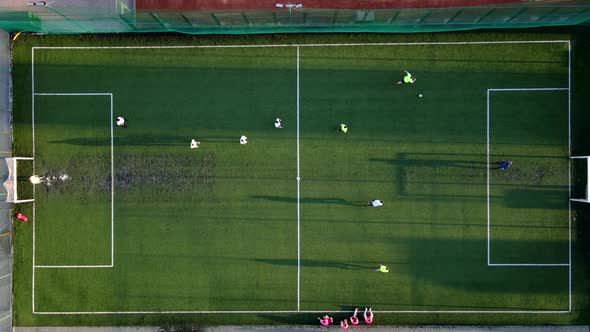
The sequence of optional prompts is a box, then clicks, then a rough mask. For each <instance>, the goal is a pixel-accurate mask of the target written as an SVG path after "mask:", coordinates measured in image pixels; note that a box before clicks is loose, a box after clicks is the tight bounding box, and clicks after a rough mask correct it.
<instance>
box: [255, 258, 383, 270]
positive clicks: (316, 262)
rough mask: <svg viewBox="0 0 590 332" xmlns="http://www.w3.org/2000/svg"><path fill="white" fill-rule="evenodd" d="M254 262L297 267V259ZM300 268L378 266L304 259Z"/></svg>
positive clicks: (263, 259)
mask: <svg viewBox="0 0 590 332" xmlns="http://www.w3.org/2000/svg"><path fill="white" fill-rule="evenodd" d="M254 261H256V262H261V263H267V264H273V265H284V266H297V259H287V258H285V259H282V258H278V259H266V258H255V259H254ZM300 266H303V267H321V268H326V267H327V268H336V269H343V270H366V271H370V270H374V269H375V266H376V264H372V265H369V264H356V263H350V262H339V261H329V260H317V259H302V260H301V261H300Z"/></svg>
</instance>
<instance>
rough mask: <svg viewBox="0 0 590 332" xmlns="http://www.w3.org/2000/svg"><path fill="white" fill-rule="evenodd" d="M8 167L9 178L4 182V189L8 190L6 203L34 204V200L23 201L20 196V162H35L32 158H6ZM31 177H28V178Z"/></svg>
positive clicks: (26, 199) (25, 199)
mask: <svg viewBox="0 0 590 332" xmlns="http://www.w3.org/2000/svg"><path fill="white" fill-rule="evenodd" d="M4 160H5V161H6V166H7V167H8V178H7V179H6V181H4V188H5V189H6V202H9V203H26V202H32V201H34V200H35V199H34V198H24V199H21V198H20V197H19V196H18V161H19V160H33V158H31V157H11V158H4ZM29 176H30V175H26V177H27V178H28V177H29Z"/></svg>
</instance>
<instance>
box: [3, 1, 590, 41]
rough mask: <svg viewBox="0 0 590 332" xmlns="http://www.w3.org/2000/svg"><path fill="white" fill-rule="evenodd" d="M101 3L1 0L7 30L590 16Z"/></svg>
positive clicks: (554, 11) (409, 26)
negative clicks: (7, 1)
mask: <svg viewBox="0 0 590 332" xmlns="http://www.w3.org/2000/svg"><path fill="white" fill-rule="evenodd" d="M96 3H99V4H100V3H101V2H96ZM96 3H95V5H93V6H87V5H86V6H83V5H79V6H75V5H74V6H73V5H60V2H57V3H53V2H44V1H41V2H30V3H29V5H22V6H10V7H7V6H3V5H2V4H0V28H1V29H4V30H6V31H9V32H19V31H24V32H38V33H52V34H60V33H63V34H66V33H68V34H69V33H114V32H171V31H172V32H181V33H188V34H221V33H223V34H227V33H229V34H252V33H295V32H434V31H455V30H469V29H482V28H485V29H488V28H529V27H541V26H565V25H577V24H580V23H583V22H586V21H588V20H590V2H589V1H567V2H543V1H540V2H537V1H534V2H530V1H529V2H519V3H512V4H502V5H493V6H490V5H487V6H463V7H439V8H407V7H406V8H396V9H319V8H306V7H304V6H299V7H298V6H297V4H295V3H294V4H291V3H285V4H282V5H283V6H282V7H276V6H275V8H266V9H248V10H235V9H232V10H214V11H207V10H186V9H185V10H161V9H159V10H157V9H151V10H147V9H142V10H136V9H135V7H134V6H133V4H132V3H129V2H125V1H121V0H120V1H115V2H111V1H109V2H104V3H105V4H107V3H108V4H109V5H104V6H97V5H96ZM33 4H35V5H33Z"/></svg>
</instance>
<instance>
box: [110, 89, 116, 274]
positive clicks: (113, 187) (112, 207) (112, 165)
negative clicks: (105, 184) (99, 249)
mask: <svg viewBox="0 0 590 332" xmlns="http://www.w3.org/2000/svg"><path fill="white" fill-rule="evenodd" d="M110 97H111V266H110V267H113V266H114V265H115V156H114V144H113V94H112V93H111V94H110Z"/></svg>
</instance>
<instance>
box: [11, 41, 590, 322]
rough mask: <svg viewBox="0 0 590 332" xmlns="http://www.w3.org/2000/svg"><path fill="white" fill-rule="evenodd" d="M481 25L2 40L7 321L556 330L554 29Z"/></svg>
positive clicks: (564, 164)
mask: <svg viewBox="0 0 590 332" xmlns="http://www.w3.org/2000/svg"><path fill="white" fill-rule="evenodd" d="M485 37H487V38H488V39H482V37H481V36H478V35H469V34H466V35H456V36H453V35H450V36H446V37H445V38H446V40H444V41H443V40H442V39H441V38H438V41H437V38H432V39H434V41H431V40H430V38H431V37H428V38H426V42H421V43H411V42H410V43H400V42H399V41H398V40H396V39H394V38H391V37H388V36H373V37H367V38H366V40H361V39H359V38H354V37H352V38H351V40H352V41H351V40H349V39H346V38H345V37H341V38H339V37H326V38H322V37H321V36H319V37H318V36H316V37H314V38H315V39H314V40H313V41H312V42H313V45H311V44H310V42H309V41H307V42H305V41H306V40H305V39H297V38H289V37H284V38H283V39H281V40H280V41H279V42H277V41H275V40H272V39H269V38H266V39H265V37H260V38H256V37H252V38H250V39H248V40H246V41H240V40H238V39H236V40H232V39H229V38H228V39H224V40H223V42H222V43H219V42H218V43H215V42H214V41H213V40H211V39H209V40H208V39H206V38H205V39H202V40H201V39H198V38H188V37H187V38H186V39H185V40H183V39H182V38H179V39H178V40H177V41H176V43H172V42H170V41H166V40H164V39H162V42H161V43H160V44H158V43H152V44H150V46H149V47H145V46H147V45H146V44H145V43H143V42H142V41H141V40H136V39H133V38H131V37H121V38H107V37H105V38H100V37H94V38H80V37H60V36H53V37H47V36H46V37H30V38H29V39H26V40H25V41H22V42H21V43H20V44H16V46H15V47H16V48H15V67H14V79H15V108H14V109H15V111H14V136H15V142H14V146H15V147H14V150H15V154H16V155H19V156H33V157H34V158H35V161H34V172H35V173H36V174H39V175H47V176H56V177H59V176H62V175H64V174H67V175H68V177H69V179H66V180H63V181H61V180H55V181H53V183H52V184H51V185H50V186H47V185H38V186H37V187H36V188H35V191H34V198H35V202H34V204H31V203H28V204H23V205H21V206H20V208H21V209H22V211H23V212H25V213H26V214H29V215H31V216H34V217H33V218H32V222H30V223H27V224H19V225H16V227H17V235H16V238H15V241H16V243H15V251H16V252H15V318H16V325H59V324H63V325H115V324H124V325H126V324H166V323H170V324H172V323H179V322H180V323H188V324H193V323H195V322H196V323H199V324H203V323H208V324H226V323H232V324H261V323H271V324H273V323H274V324H283V323H299V324H315V323H316V321H315V317H317V316H318V315H319V314H320V313H325V312H331V313H333V315H334V316H335V317H336V318H338V319H343V318H344V317H347V316H348V315H349V314H348V312H349V311H351V310H353V309H354V307H355V306H358V307H361V308H364V307H365V306H371V307H372V308H373V310H374V311H375V312H376V322H377V323H380V324H385V323H387V324H401V323H403V324H422V323H440V324H444V323H450V324H466V323H480V324H511V325H528V324H573V323H575V322H578V321H579V319H580V316H584V315H585V311H584V310H587V309H583V308H586V306H587V303H588V295H587V294H585V293H584V291H583V289H584V287H586V286H583V284H580V285H579V286H578V285H577V284H576V280H575V279H576V277H575V275H576V271H583V270H584V269H585V268H587V267H586V266H585V265H584V264H585V263H584V262H583V261H580V262H579V265H577V266H576V265H574V264H572V252H571V250H572V249H571V248H572V243H574V241H575V239H572V233H575V228H574V227H575V225H574V226H572V222H571V206H570V203H569V200H568V197H569V190H570V189H569V183H570V165H569V159H568V156H569V155H570V147H571V142H570V138H569V137H570V131H571V130H570V127H571V125H570V122H571V117H570V116H571V103H570V101H571V76H570V73H571V53H570V43H569V42H568V41H567V40H564V38H563V36H548V37H547V38H541V37H544V36H527V35H518V38H517V39H515V40H517V41H516V42H506V41H503V40H510V41H512V40H513V39H512V38H510V35H501V37H498V38H496V37H494V36H493V35H485ZM527 37H528V38H527ZM565 39H567V38H565ZM302 40H303V41H302ZM539 40H541V41H539ZM156 41H157V39H156ZM371 41H374V43H371ZM403 41H408V38H405V39H404V40H403ZM244 42H246V43H247V44H251V45H249V46H244V45H240V44H241V43H244ZM227 44H231V45H232V47H226V45H227ZM306 44H307V45H306ZM80 45H82V46H101V48H97V47H90V48H84V47H78V46H80ZM164 45H166V46H167V47H162V46H164ZM71 46H75V47H71ZM138 46H141V47H138ZM183 46H187V47H183ZM32 47H35V48H34V49H32ZM404 70H408V71H410V72H411V73H412V74H413V75H414V76H415V77H416V78H417V81H416V83H415V84H403V85H395V84H394V82H395V81H397V80H399V79H401V77H402V76H403V71H404ZM419 94H422V97H419V96H418V95H419ZM117 116H124V117H125V118H126V119H127V121H128V128H122V127H117V126H116V124H115V121H114V119H115V118H116V117H117ZM277 117H278V118H281V119H282V120H283V127H284V128H283V129H276V128H275V127H274V125H273V123H274V119H275V118H277ZM341 123H344V124H347V125H348V127H349V128H350V129H349V131H348V133H347V134H344V133H342V132H338V131H337V130H336V128H337V127H338V125H339V124H341ZM241 135H246V136H247V137H248V144H246V145H241V144H239V138H240V136H241ZM191 139H196V140H198V141H200V142H201V145H200V147H199V148H198V149H190V148H189V146H190V141H191ZM498 160H512V161H513V165H512V167H510V168H509V169H507V170H498V169H495V167H496V166H497V161H498ZM23 167H26V165H25V166H23ZM372 199H380V200H383V201H384V206H383V207H380V208H369V207H367V202H368V201H369V200H372ZM573 256H574V259H575V257H576V256H577V253H575V252H574V253H573ZM379 264H385V265H387V266H388V267H389V268H390V272H389V273H378V272H375V269H376V268H378V267H379ZM582 309H583V310H582ZM580 310H582V311H580ZM341 316H342V317H341Z"/></svg>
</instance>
